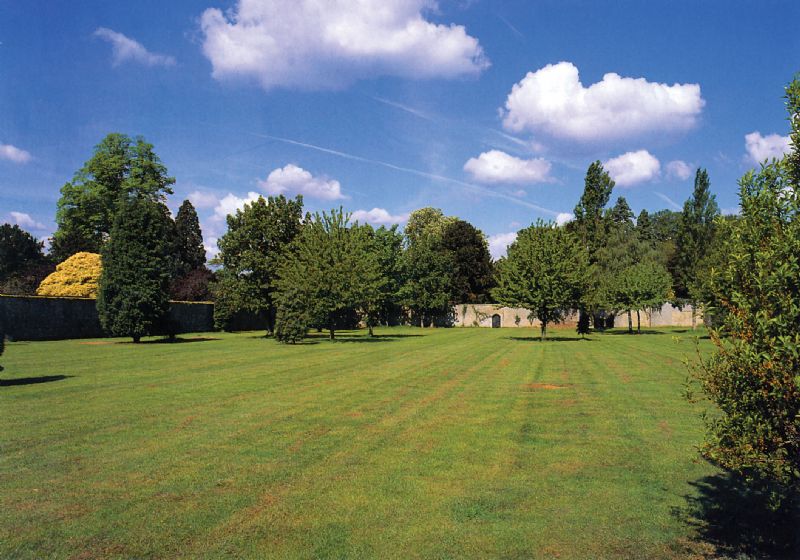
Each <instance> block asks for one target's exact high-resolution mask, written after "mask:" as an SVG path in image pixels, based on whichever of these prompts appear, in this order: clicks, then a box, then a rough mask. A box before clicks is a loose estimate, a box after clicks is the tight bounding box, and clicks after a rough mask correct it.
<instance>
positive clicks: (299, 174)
mask: <svg viewBox="0 0 800 560" xmlns="http://www.w3.org/2000/svg"><path fill="white" fill-rule="evenodd" d="M258 185H259V186H260V187H261V188H262V189H264V191H265V192H267V193H269V194H302V195H306V196H310V197H312V198H321V199H323V200H337V199H340V198H345V196H344V195H343V194H342V186H341V185H340V184H339V181H337V180H335V179H326V178H321V177H314V176H313V175H311V173H309V172H308V171H306V170H305V169H303V168H302V167H298V166H297V165H295V164H293V163H290V164H288V165H286V166H285V167H282V168H279V169H275V170H274V171H272V172H271V173H270V174H269V176H267V179H266V180H265V181H259V182H258Z"/></svg>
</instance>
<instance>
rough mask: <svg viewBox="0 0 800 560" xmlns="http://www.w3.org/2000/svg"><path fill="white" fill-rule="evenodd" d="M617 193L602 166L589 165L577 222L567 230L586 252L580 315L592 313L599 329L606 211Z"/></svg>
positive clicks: (577, 207)
mask: <svg viewBox="0 0 800 560" xmlns="http://www.w3.org/2000/svg"><path fill="white" fill-rule="evenodd" d="M613 190H614V181H613V180H612V179H611V176H610V175H609V174H608V172H606V171H605V169H603V164H602V163H600V162H599V161H595V162H594V163H592V164H591V165H589V169H587V170H586V177H585V179H584V187H583V194H582V195H581V198H580V200H579V201H578V204H577V205H576V206H575V210H574V214H575V219H574V220H572V221H571V222H570V223H569V224H567V229H568V230H569V231H572V232H574V233H575V235H576V236H577V237H578V240H579V241H580V242H581V244H582V245H583V247H584V248H585V249H586V251H587V255H588V259H589V269H588V270H587V272H586V274H587V276H588V281H587V288H586V291H585V292H584V296H583V298H584V299H583V301H582V302H581V305H580V313H581V314H584V313H589V314H590V315H593V316H594V317H595V323H596V325H595V326H602V325H598V324H597V323H598V315H597V312H598V310H599V309H600V306H601V302H600V299H601V293H600V289H601V283H602V278H601V273H602V271H601V270H600V268H599V267H598V264H597V263H598V259H599V255H598V253H599V251H600V250H601V249H602V248H603V247H604V246H605V244H606V239H605V237H606V220H605V219H604V216H605V207H606V205H607V204H608V201H609V199H610V198H611V192H612V191H613Z"/></svg>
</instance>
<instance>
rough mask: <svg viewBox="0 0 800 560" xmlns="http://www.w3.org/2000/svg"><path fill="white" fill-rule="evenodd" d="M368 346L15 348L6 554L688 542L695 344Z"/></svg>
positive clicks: (446, 341)
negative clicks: (688, 387) (689, 374)
mask: <svg viewBox="0 0 800 560" xmlns="http://www.w3.org/2000/svg"><path fill="white" fill-rule="evenodd" d="M377 334H378V335H379V337H378V338H376V339H374V341H373V340H369V339H367V338H365V337H364V335H363V333H360V332H358V333H342V337H341V339H340V340H338V341H336V342H329V341H326V340H323V339H322V338H320V339H318V340H314V341H313V342H314V343H312V344H303V345H299V346H282V345H278V344H276V343H275V342H273V341H271V340H264V339H263V338H259V336H258V333H242V334H235V335H232V334H219V333H213V334H208V335H205V336H206V337H207V338H210V339H211V340H204V341H197V342H193V343H183V344H140V345H133V344H128V343H122V342H121V341H113V342H112V341H95V343H94V344H93V343H91V342H90V341H61V342H32V343H26V342H17V343H11V344H9V345H8V346H7V349H6V355H4V356H2V358H1V359H0V363H2V364H3V365H4V366H5V368H6V370H5V371H4V372H3V373H2V374H0V379H2V380H3V381H2V385H0V418H1V419H2V423H3V430H2V431H1V432H0V557H2V558H15V557H21V558H47V557H53V558H98V557H124V558H130V557H136V558H149V557H154V558H155V557H157V558H163V557H183V558H217V557H224V556H228V557H237V558H241V557H245V558H248V557H249V558H262V557H275V558H325V557H327V558H346V557H349V558H369V557H373V558H409V557H418V558H469V557H474V558H487V557H505V558H531V557H536V558H551V557H552V558H618V557H621V558H677V557H686V556H688V555H689V554H690V553H693V552H696V551H697V550H698V547H700V549H702V546H703V543H702V542H698V539H700V537H701V536H700V535H699V534H698V529H697V527H696V526H694V525H693V524H692V523H689V522H687V519H688V518H687V516H686V515H684V514H681V512H682V511H685V509H686V507H687V497H688V498H689V500H690V501H691V500H692V499H694V498H697V497H698V495H699V493H700V492H701V490H700V489H698V486H697V483H698V481H701V480H709V479H710V477H713V476H714V475H715V474H716V471H715V470H714V469H713V468H712V467H710V466H709V465H708V464H706V463H704V462H703V461H701V460H699V458H698V455H697V451H696V449H695V446H696V445H697V444H698V443H699V442H700V440H701V438H702V425H701V422H700V420H699V418H698V414H699V411H698V410H697V408H696V407H693V406H691V405H690V404H689V403H688V402H687V401H686V400H685V399H684V397H683V382H684V379H685V378H686V368H685V366H684V365H683V363H682V360H683V359H684V357H687V356H691V355H693V354H694V351H695V347H694V344H693V342H692V336H691V333H686V332H685V331H683V330H661V331H657V332H655V333H653V334H644V335H640V336H628V335H619V334H614V333H609V334H602V335H593V336H592V337H591V340H588V341H580V340H577V339H575V337H574V335H573V332H572V331H571V330H570V331H567V330H564V331H554V332H553V333H552V334H553V335H555V337H560V338H561V339H560V340H552V341H548V342H546V343H540V342H538V341H537V340H536V335H537V334H538V331H534V330H529V329H495V330H490V329H433V330H431V329H426V330H420V329H412V328H396V329H382V330H378V331H377ZM193 336H195V335H190V336H187V338H191V337H193ZM707 348H708V342H707V341H701V349H707ZM62 376H63V378H62ZM40 377H45V380H44V382H39V383H32V382H31V381H42V380H39V379H34V378H40Z"/></svg>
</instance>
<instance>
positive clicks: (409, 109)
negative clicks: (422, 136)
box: [372, 96, 437, 122]
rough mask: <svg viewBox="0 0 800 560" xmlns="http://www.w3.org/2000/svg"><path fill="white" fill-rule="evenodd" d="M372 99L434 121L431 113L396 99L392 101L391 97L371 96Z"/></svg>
mask: <svg viewBox="0 0 800 560" xmlns="http://www.w3.org/2000/svg"><path fill="white" fill-rule="evenodd" d="M372 99H373V100H375V101H377V102H378V103H383V104H384V105H388V106H389V107H394V108H395V109H400V110H401V111H405V112H406V113H408V114H410V115H414V116H415V117H418V118H420V119H424V120H426V121H430V122H436V120H437V119H435V118H434V117H433V116H432V115H429V114H428V113H426V112H424V111H420V110H419V109H415V108H414V107H409V106H408V105H404V104H403V103H398V102H397V101H392V100H391V99H384V98H383V97H376V96H372Z"/></svg>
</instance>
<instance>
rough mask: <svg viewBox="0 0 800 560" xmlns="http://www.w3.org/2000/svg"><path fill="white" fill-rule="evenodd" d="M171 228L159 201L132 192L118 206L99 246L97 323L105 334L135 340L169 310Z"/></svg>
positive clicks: (165, 209)
mask: <svg viewBox="0 0 800 560" xmlns="http://www.w3.org/2000/svg"><path fill="white" fill-rule="evenodd" d="M172 227H173V224H172V220H170V218H169V210H167V208H166V207H165V206H164V205H163V204H161V203H159V202H153V201H152V200H150V199H148V198H140V197H134V198H131V199H129V200H127V201H126V202H125V203H124V204H123V205H121V206H120V208H119V211H118V212H117V215H116V218H115V219H114V224H113V226H112V228H111V236H110V238H109V240H108V242H107V243H105V244H104V245H103V252H102V253H101V256H102V262H103V271H102V274H101V275H100V290H99V293H98V298H97V310H98V313H99V315H100V324H101V325H102V326H103V329H104V330H105V331H106V332H108V333H109V334H111V335H114V336H130V337H132V338H133V340H134V342H138V341H139V339H140V338H141V337H142V336H144V335H146V334H148V333H151V332H153V330H154V328H155V327H156V326H157V324H158V322H159V321H160V320H161V319H162V318H163V317H164V315H165V314H166V313H167V311H168V309H169V293H168V290H169V281H170V258H171V249H172V247H171V243H170V242H169V234H170V232H171V231H172Z"/></svg>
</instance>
